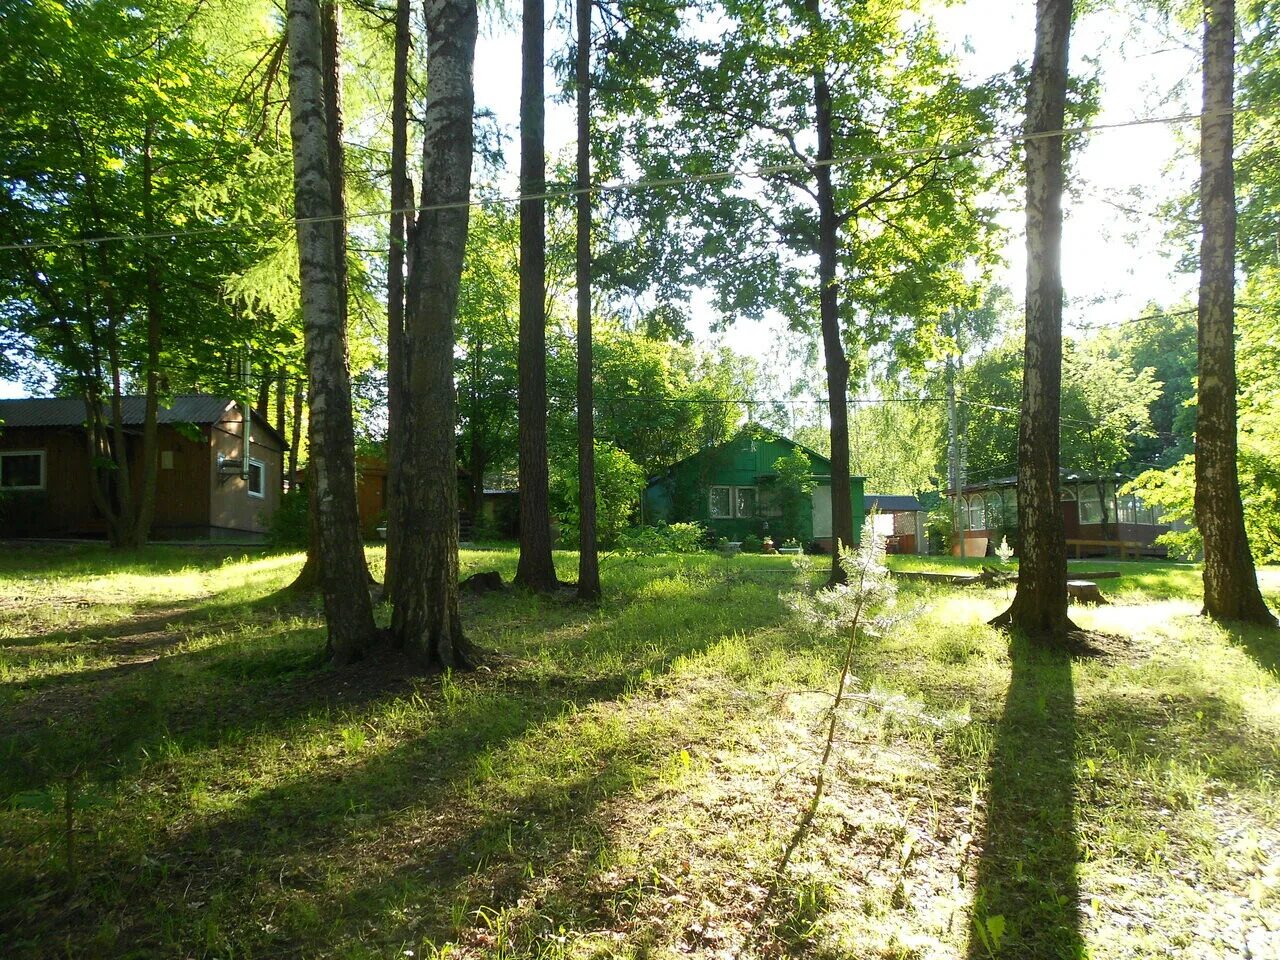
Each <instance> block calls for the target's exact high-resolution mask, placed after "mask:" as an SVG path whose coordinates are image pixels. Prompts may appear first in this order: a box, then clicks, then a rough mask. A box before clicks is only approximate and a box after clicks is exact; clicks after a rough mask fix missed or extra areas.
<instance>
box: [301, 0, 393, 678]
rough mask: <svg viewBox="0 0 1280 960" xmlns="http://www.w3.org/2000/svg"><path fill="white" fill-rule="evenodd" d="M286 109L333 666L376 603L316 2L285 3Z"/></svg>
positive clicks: (354, 647)
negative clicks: (360, 489)
mask: <svg viewBox="0 0 1280 960" xmlns="http://www.w3.org/2000/svg"><path fill="white" fill-rule="evenodd" d="M287 10H288V18H289V19H288V38H289V106H290V113H291V124H290V131H291V133H292V138H293V169H294V210H295V215H296V217H297V218H298V220H299V221H300V222H299V223H298V265H299V281H300V286H301V301H302V322H303V336H304V340H305V348H306V363H307V375H308V379H309V386H310V432H309V437H310V466H309V470H308V476H307V483H308V486H309V487H310V488H311V496H312V502H313V504H314V505H315V527H316V532H317V541H318V542H317V544H316V547H317V550H316V551H315V552H316V554H317V556H316V564H317V568H318V572H319V578H320V586H321V589H322V591H323V594H324V608H325V619H326V621H327V623H328V626H329V647H328V649H329V654H330V656H331V658H332V659H333V661H334V662H335V663H348V662H350V661H352V660H355V659H358V658H359V657H361V656H362V655H363V654H364V653H365V652H366V651H367V650H368V648H369V647H370V646H371V645H372V643H373V638H374V623H373V603H372V601H371V600H370V597H369V590H368V586H367V570H366V568H365V561H364V547H363V544H362V543H361V540H360V522H359V517H358V514H357V510H356V484H355V431H354V426H353V423H352V417H351V381H350V374H349V371H348V369H347V331H346V325H345V324H344V323H343V321H342V315H343V308H342V303H341V291H340V288H339V280H338V277H339V271H338V266H337V264H336V263H335V254H336V251H337V248H338V241H337V240H336V239H335V237H334V233H335V231H340V230H343V229H344V225H343V224H342V223H341V222H340V221H338V220H335V219H334V209H333V196H334V189H333V184H332V179H331V178H332V176H333V171H332V170H331V169H330V166H329V143H328V135H327V131H326V126H327V123H326V112H325V94H324V82H323V79H322V76H321V69H322V60H323V56H322V53H321V24H320V19H321V16H320V7H319V4H318V3H317V2H316V0H288V7H287Z"/></svg>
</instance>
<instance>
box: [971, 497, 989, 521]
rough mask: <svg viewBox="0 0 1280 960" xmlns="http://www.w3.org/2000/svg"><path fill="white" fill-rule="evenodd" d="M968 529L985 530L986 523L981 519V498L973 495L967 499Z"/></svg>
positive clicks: (983, 518)
mask: <svg viewBox="0 0 1280 960" xmlns="http://www.w3.org/2000/svg"><path fill="white" fill-rule="evenodd" d="M969 529H970V530H985V529H987V522H986V519H985V517H983V510H982V497H981V496H979V495H974V496H972V497H970V498H969Z"/></svg>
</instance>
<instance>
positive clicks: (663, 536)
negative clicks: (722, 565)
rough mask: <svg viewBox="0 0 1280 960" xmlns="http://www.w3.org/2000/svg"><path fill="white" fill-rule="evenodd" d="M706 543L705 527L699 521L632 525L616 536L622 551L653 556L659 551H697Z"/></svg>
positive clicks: (619, 548)
mask: <svg viewBox="0 0 1280 960" xmlns="http://www.w3.org/2000/svg"><path fill="white" fill-rule="evenodd" d="M706 543H707V529H706V527H704V526H703V525H702V524H700V523H671V524H659V525H658V526H656V527H647V526H646V527H632V528H630V529H629V530H626V531H624V532H623V533H622V535H621V536H620V537H619V538H618V550H619V551H620V552H623V553H630V554H640V555H645V556H653V555H657V554H660V553H698V552H699V551H701V550H702V549H703V548H704V547H705V546H706Z"/></svg>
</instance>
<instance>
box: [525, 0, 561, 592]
mask: <svg viewBox="0 0 1280 960" xmlns="http://www.w3.org/2000/svg"><path fill="white" fill-rule="evenodd" d="M543 16H544V14H543V3H542V0H524V19H523V25H522V27H521V32H522V37H523V47H522V56H523V66H522V77H521V85H520V193H521V194H522V195H524V196H527V197H531V198H538V197H540V196H541V194H542V193H543V191H544V190H545V189H546V157H545V151H546V145H545V142H544V141H545V130H544V125H545V114H546V105H545V102H544V95H545V94H544V89H543V86H544V84H543V75H542V72H543V69H544V62H543V30H544V23H543ZM545 211H546V201H545V200H542V199H528V200H521V201H520V349H519V357H518V362H517V366H518V368H519V369H518V378H519V394H520V396H519V421H520V423H519V431H520V443H519V446H520V561H519V563H518V564H517V566H516V583H518V584H520V585H521V586H523V587H526V588H528V589H530V590H538V591H550V590H554V589H555V587H556V568H555V565H554V564H553V563H552V560H551V505H550V497H549V494H548V490H547V485H548V476H547V472H548V471H547V313H546V311H547V305H546V298H547V276H546V275H547V269H546V255H547V251H546V243H547V234H546V223H545V219H544V218H545Z"/></svg>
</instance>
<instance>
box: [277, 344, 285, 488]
mask: <svg viewBox="0 0 1280 960" xmlns="http://www.w3.org/2000/svg"><path fill="white" fill-rule="evenodd" d="M284 395H285V376H284V367H279V368H277V369H276V422H275V428H276V433H278V434H280V439H281V440H283V439H284ZM281 479H283V478H281Z"/></svg>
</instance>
